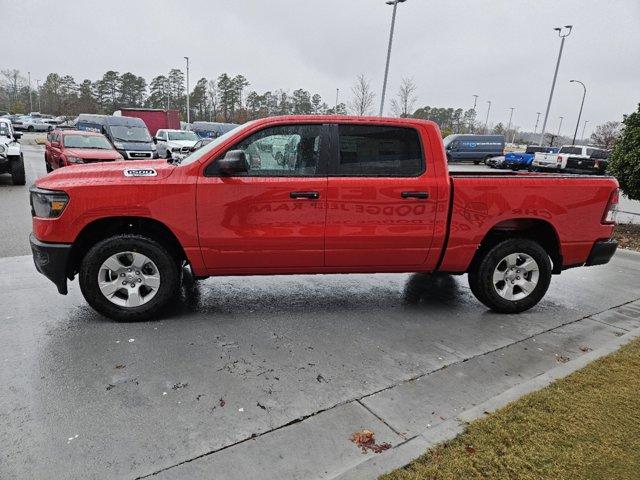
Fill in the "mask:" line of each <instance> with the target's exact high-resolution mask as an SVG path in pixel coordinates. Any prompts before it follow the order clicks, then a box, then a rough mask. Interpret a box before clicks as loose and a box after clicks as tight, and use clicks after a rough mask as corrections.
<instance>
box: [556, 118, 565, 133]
mask: <svg viewBox="0 0 640 480" xmlns="http://www.w3.org/2000/svg"><path fill="white" fill-rule="evenodd" d="M562 120H564V117H560V124H559V125H558V135H556V136H557V137H558V138H560V129H561V128H562Z"/></svg>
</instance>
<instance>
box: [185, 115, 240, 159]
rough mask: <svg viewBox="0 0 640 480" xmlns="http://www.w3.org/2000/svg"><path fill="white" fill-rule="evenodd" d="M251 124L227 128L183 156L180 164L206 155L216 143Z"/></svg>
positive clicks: (213, 148) (219, 143) (225, 139)
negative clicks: (223, 132)
mask: <svg viewBox="0 0 640 480" xmlns="http://www.w3.org/2000/svg"><path fill="white" fill-rule="evenodd" d="M252 124H253V122H249V123H245V124H244V125H240V126H238V127H236V128H234V129H233V130H229V131H228V132H227V133H225V134H224V135H220V136H219V137H218V138H216V139H214V140H212V141H211V142H210V143H209V144H207V145H205V146H204V147H202V148H199V149H198V150H196V151H195V152H192V153H191V154H190V155H187V156H186V157H184V159H183V160H182V161H181V162H180V165H189V164H190V163H193V162H197V161H198V160H200V159H201V158H202V157H205V156H207V155H208V154H209V152H211V151H212V150H215V149H216V147H217V146H218V145H221V144H222V143H224V142H226V141H227V139H229V138H231V137H233V136H234V135H235V134H237V133H238V132H239V131H240V130H244V129H245V128H248V127H249V126H251V125H252Z"/></svg>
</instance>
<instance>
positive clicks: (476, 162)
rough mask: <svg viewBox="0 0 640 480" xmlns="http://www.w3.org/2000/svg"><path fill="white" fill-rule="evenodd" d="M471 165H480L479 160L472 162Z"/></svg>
mask: <svg viewBox="0 0 640 480" xmlns="http://www.w3.org/2000/svg"><path fill="white" fill-rule="evenodd" d="M485 163H487V162H486V160H485ZM473 164H474V165H480V160H474V161H473Z"/></svg>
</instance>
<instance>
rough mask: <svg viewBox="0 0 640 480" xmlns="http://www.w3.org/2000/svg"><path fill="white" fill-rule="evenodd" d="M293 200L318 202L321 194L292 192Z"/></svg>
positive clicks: (290, 194)
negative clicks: (301, 199) (305, 199)
mask: <svg viewBox="0 0 640 480" xmlns="http://www.w3.org/2000/svg"><path fill="white" fill-rule="evenodd" d="M289 196H290V197H291V198H309V199H311V200H317V199H318V198H320V192H291V193H289Z"/></svg>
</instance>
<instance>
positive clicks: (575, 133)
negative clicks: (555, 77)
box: [569, 80, 587, 145]
mask: <svg viewBox="0 0 640 480" xmlns="http://www.w3.org/2000/svg"><path fill="white" fill-rule="evenodd" d="M569 83H579V84H580V85H582V88H583V89H584V91H583V92H582V102H581V103H580V112H579V113H578V121H577V122H576V131H575V132H573V141H572V142H571V145H575V144H576V136H577V135H578V127H579V126H580V117H582V107H584V98H585V97H586V96H587V87H585V85H584V83H582V82H581V81H580V80H569Z"/></svg>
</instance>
